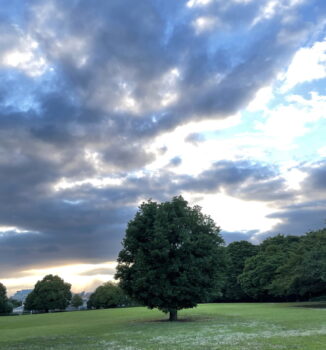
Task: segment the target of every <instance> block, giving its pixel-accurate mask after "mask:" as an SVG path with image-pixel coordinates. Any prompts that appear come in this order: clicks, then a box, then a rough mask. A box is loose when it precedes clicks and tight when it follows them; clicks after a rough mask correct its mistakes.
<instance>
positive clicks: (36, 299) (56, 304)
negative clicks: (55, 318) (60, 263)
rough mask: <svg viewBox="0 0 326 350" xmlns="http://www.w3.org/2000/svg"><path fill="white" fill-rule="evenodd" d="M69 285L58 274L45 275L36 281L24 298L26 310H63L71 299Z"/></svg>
mask: <svg viewBox="0 0 326 350" xmlns="http://www.w3.org/2000/svg"><path fill="white" fill-rule="evenodd" d="M70 288H71V285H70V284H69V283H65V282H64V281H63V279H61V278H60V277H59V276H53V275H47V276H45V277H44V278H43V279H42V280H41V281H38V282H37V283H36V285H35V287H34V290H33V291H32V292H31V293H30V294H28V296H27V298H26V300H25V309H26V310H37V311H44V312H49V310H55V309H59V310H64V309H65V308H66V307H67V306H68V305H69V303H70V300H71V292H70Z"/></svg>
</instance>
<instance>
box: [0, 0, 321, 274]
mask: <svg viewBox="0 0 326 350" xmlns="http://www.w3.org/2000/svg"><path fill="white" fill-rule="evenodd" d="M23 3H24V4H25V7H19V6H20V5H21V4H23ZM185 3H186V2H185V1H164V2H163V1H149V0H148V1H147V0H143V1H137V5H135V1H134V0H132V1H131V0H129V1H127V0H123V1H121V0H119V1H118V0H113V1H104V0H101V1H100V0H94V1H86V0H84V1H63V0H58V1H46V2H44V1H33V2H27V1H26V2H20V1H16V2H11V3H10V5H8V4H7V2H3V1H0V4H1V5H2V4H4V5H3V6H0V8H1V11H0V18H1V19H3V18H5V19H4V20H1V24H0V32H1V36H0V43H1V45H0V55H1V56H3V55H5V54H7V53H10V52H11V50H14V49H17V50H18V51H26V52H27V53H28V52H33V55H35V59H36V60H37V59H40V58H43V59H44V62H45V66H46V68H44V69H45V71H44V72H43V74H41V75H40V76H39V75H37V74H36V75H28V74H27V73H28V70H29V69H30V70H32V67H29V66H28V64H27V63H26V64H25V66H19V65H18V66H17V67H16V68H14V67H12V66H11V67H9V66H6V65H5V64H4V63H3V62H2V61H1V63H0V65H1V67H0V75H1V81H0V199H1V200H0V226H7V227H17V228H19V229H21V230H23V231H24V232H21V233H19V232H16V231H9V232H7V233H6V234H4V235H1V236H0V266H1V271H0V276H1V275H2V274H5V273H8V271H9V270H11V271H14V270H15V269H18V268H19V269H22V268H27V267H32V266H34V267H35V266H39V265H42V264H44V265H50V264H56V263H59V262H60V263H63V262H67V263H68V262H77V261H80V260H83V261H94V262H96V261H103V260H108V259H115V258H116V256H117V252H118V251H119V249H120V242H121V239H122V236H123V231H124V229H125V226H126V223H127V222H128V220H130V219H131V218H132V217H133V215H134V213H135V211H136V203H137V202H138V201H140V200H146V199H148V198H153V199H156V200H168V199H170V198H171V196H173V195H177V194H178V193H180V192H181V191H189V192H194V193H196V192H198V193H199V194H201V193H212V192H218V191H219V190H221V188H223V189H224V190H226V191H227V193H229V194H231V195H235V196H240V197H242V198H245V199H255V200H265V201H267V200H285V199H288V198H289V197H291V196H292V195H293V194H291V193H289V192H284V182H283V180H281V179H277V178H275V177H276V176H277V173H275V172H274V170H273V169H271V168H269V167H266V166H264V165H260V164H252V163H249V162H243V161H242V162H241V161H239V162H230V161H225V162H218V163H216V164H214V166H213V167H212V168H211V169H208V170H206V171H204V172H203V173H202V174H200V175H199V176H197V177H195V178H192V177H190V176H187V175H175V174H172V173H170V172H169V171H168V170H166V169H165V170H162V171H160V173H159V174H157V175H153V176H151V175H146V176H144V177H137V176H133V175H130V174H129V175H128V172H131V173H133V172H137V171H138V170H140V169H141V168H142V167H144V166H145V165H146V164H148V163H151V162H152V161H153V160H154V159H155V155H154V154H152V153H151V152H150V151H149V148H148V145H149V143H150V141H151V140H152V139H153V137H155V136H157V135H159V134H160V133H161V132H164V131H166V130H172V129H173V128H175V127H176V126H178V125H181V124H184V123H186V122H188V121H191V120H201V119H204V118H226V117H227V116H229V115H231V114H233V113H235V112H237V111H239V109H241V108H243V107H244V106H245V105H246V104H247V103H248V101H249V100H250V98H251V97H252V96H253V95H254V94H255V92H256V91H257V89H259V88H260V87H261V86H264V85H266V84H267V83H269V82H270V81H271V80H272V79H273V78H275V75H276V74H277V73H278V72H279V71H280V70H281V69H283V68H284V65H285V64H286V63H287V62H288V60H289V59H290V57H291V55H292V54H293V53H294V52H295V50H296V49H297V48H298V47H299V45H300V44H301V43H302V41H303V40H305V39H306V38H308V36H309V34H314V28H315V27H314V26H313V25H312V24H311V23H307V22H306V21H305V20H304V19H303V18H302V17H301V13H302V12H298V13H297V22H296V23H297V25H296V26H294V25H293V22H291V23H292V24H291V23H290V22H287V21H282V20H283V17H284V16H287V15H289V16H290V15H291V14H293V11H292V9H284V11H283V12H282V13H278V14H277V15H276V16H275V17H274V18H273V19H270V20H265V21H262V23H260V24H257V25H256V26H253V27H250V25H251V23H252V21H253V20H254V18H256V16H257V15H259V11H260V10H259V7H255V6H254V5H253V4H247V5H244V4H239V3H237V4H236V3H233V2H232V3H231V2H230V3H227V4H225V2H223V3H222V2H216V4H213V5H212V6H213V7H206V8H205V9H188V8H186V7H185ZM265 3H266V1H262V2H261V4H262V5H261V6H263V4H265ZM6 9H7V11H6ZM25 11H26V12H25ZM205 11H209V12H207V13H210V14H211V15H213V16H217V17H219V18H218V19H219V23H220V27H216V28H215V30H213V31H207V32H203V33H197V32H196V28H195V27H194V23H195V20H196V19H197V18H198V16H201V15H205V14H206V13H205ZM302 11H303V10H302ZM319 13H320V11H319ZM318 16H319V15H318ZM318 16H317V18H313V19H312V20H311V22H313V21H314V20H315V22H316V27H318V24H319V18H318ZM240 23H241V25H242V26H243V27H242V28H243V31H242V33H240V32H239V28H240V27H239V24H240ZM232 28H233V29H232ZM223 32H225V33H227V36H228V37H229V38H230V39H229V40H228V41H225V40H222V36H221V35H220V34H219V33H223ZM282 38H283V39H282ZM284 38H286V40H285V39H284ZM32 40H35V41H36V42H37V43H38V45H39V46H38V47H37V48H33V47H32V46H31V45H32V44H31V41H32ZM266 42H268V45H266ZM169 94H170V95H171V94H172V95H173V94H175V101H174V102H171V103H170V104H164V103H162V101H164V99H165V98H167V96H170V95H169ZM187 140H188V141H189V142H200V141H201V140H200V137H198V136H195V135H193V136H189V137H188V138H187ZM158 151H159V150H158ZM161 152H164V149H163V148H162V149H161ZM178 163H180V160H179V159H177V158H175V159H174V160H173V161H172V164H174V165H178ZM102 176H112V177H116V178H119V177H121V178H122V179H123V180H122V184H121V185H117V186H110V185H108V186H104V187H102V188H94V187H93V186H91V185H82V186H76V187H74V188H72V189H69V188H68V189H64V190H63V189H61V190H58V191H56V190H55V185H56V184H57V183H58V182H59V181H60V180H62V179H65V180H67V181H68V182H69V181H81V180H84V179H86V178H91V177H94V178H98V177H99V178H101V177H102ZM311 177H312V181H311V183H313V184H315V186H316V187H317V186H322V184H323V181H322V174H320V173H318V171H316V172H312V173H311ZM282 191H283V192H282ZM282 193H283V194H282ZM284 193H285V194H284ZM284 196H285V197H284ZM289 210H290V209H289ZM293 210H294V209H293ZM295 210H296V209H295ZM293 215H294V214H293ZM294 218H295V216H293V219H294Z"/></svg>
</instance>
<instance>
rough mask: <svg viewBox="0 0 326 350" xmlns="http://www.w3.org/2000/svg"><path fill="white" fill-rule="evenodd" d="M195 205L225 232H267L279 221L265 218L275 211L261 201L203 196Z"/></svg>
mask: <svg viewBox="0 0 326 350" xmlns="http://www.w3.org/2000/svg"><path fill="white" fill-rule="evenodd" d="M186 198H187V197H186ZM197 204H199V205H200V206H201V207H202V208H203V212H204V213H206V214H208V215H210V216H211V217H212V218H213V220H214V221H215V222H216V224H217V225H218V226H221V229H222V230H225V231H249V230H252V229H259V230H261V231H268V230H269V229H271V228H272V227H273V226H274V225H275V224H277V223H278V222H279V221H280V220H279V219H272V218H267V215H269V214H271V213H272V212H273V211H274V210H275V209H274V208H270V207H268V206H267V205H266V204H265V203H262V202H261V201H260V202H258V201H247V200H241V199H237V198H233V197H230V196H227V195H225V194H223V193H219V194H211V195H206V194H205V197H204V198H203V199H201V200H200V201H199V202H198V203H197Z"/></svg>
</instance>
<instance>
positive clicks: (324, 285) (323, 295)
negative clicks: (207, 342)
mask: <svg viewBox="0 0 326 350" xmlns="http://www.w3.org/2000/svg"><path fill="white" fill-rule="evenodd" d="M221 254H222V255H224V256H223V258H222V259H221V261H223V266H224V268H223V269H224V271H225V273H224V274H223V275H224V278H223V281H220V282H221V283H222V285H223V287H222V289H221V291H219V292H218V293H216V294H215V295H213V296H212V297H210V298H209V299H208V300H207V299H206V300H202V301H203V302H238V301H242V302H246V301H259V302H261V301H305V300H326V228H325V229H322V230H319V231H313V232H308V233H306V234H305V235H304V236H283V235H277V236H275V237H270V238H267V239H265V240H264V241H263V242H262V243H261V244H260V245H254V244H251V243H250V242H248V241H239V242H233V243H231V244H229V245H228V246H226V247H223V248H222V250H221ZM70 289H71V285H70V284H69V283H65V282H64V281H63V280H62V279H61V278H60V277H59V276H53V275H47V276H45V277H44V278H43V280H42V281H38V282H37V283H36V285H35V288H34V290H33V291H32V292H31V293H30V294H29V295H28V297H27V299H26V301H25V310H37V311H42V312H48V311H49V310H64V309H65V308H67V307H68V306H69V305H72V306H73V307H76V308H78V307H79V306H80V305H82V303H83V301H82V299H81V298H80V297H79V298H78V296H77V295H75V296H72V294H71V291H70ZM203 294H204V293H203ZM18 304H19V303H18ZM133 305H137V303H136V302H135V301H134V300H133V299H131V298H129V297H128V296H127V295H126V294H125V293H124V292H123V290H122V289H121V288H120V287H119V286H118V285H117V284H114V283H112V282H107V283H105V284H103V285H102V286H100V287H98V288H97V289H96V290H95V292H94V293H93V294H91V296H90V298H89V300H88V303H87V307H88V308H89V309H94V308H95V309H99V308H112V307H123V306H133ZM15 306H18V305H15V301H14V300H10V299H8V297H7V293H6V288H5V286H4V285H3V284H1V283H0V314H1V313H2V314H8V313H10V312H11V311H12V309H13V307H15Z"/></svg>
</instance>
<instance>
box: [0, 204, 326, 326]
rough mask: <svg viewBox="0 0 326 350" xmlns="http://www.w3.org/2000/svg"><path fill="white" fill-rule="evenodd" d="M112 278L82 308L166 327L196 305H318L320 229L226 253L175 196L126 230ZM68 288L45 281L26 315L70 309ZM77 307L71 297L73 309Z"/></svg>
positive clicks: (325, 271)
mask: <svg viewBox="0 0 326 350" xmlns="http://www.w3.org/2000/svg"><path fill="white" fill-rule="evenodd" d="M116 278H117V279H119V286H118V285H116V284H113V283H111V282H108V283H106V284H104V285H103V286H100V287H98V288H97V289H96V291H95V292H94V293H93V294H92V295H91V297H90V299H89V301H88V307H89V308H107V307H117V306H126V305H131V304H134V303H135V302H138V303H139V304H142V305H146V306H148V307H149V308H158V309H160V310H162V311H163V312H168V313H170V320H171V321H173V320H176V319H177V312H178V310H180V309H183V308H191V307H194V306H196V305H197V303H199V302H208V301H271V300H273V301H274V300H279V301H281V300H308V299H311V298H317V297H321V296H323V295H325V294H326V229H323V230H319V231H315V232H309V233H307V234H306V235H304V236H301V237H299V236H283V235H278V236H275V237H272V238H267V239H265V240H264V241H263V242H262V243H261V244H260V245H253V244H251V243H249V242H247V241H240V242H233V243H231V244H229V245H228V246H227V247H225V246H224V242H223V239H222V237H221V235H220V229H219V227H217V226H216V225H215V223H214V221H213V220H212V219H211V218H210V217H209V216H207V215H204V214H202V212H201V208H200V207H198V206H195V207H190V206H188V203H187V202H186V201H185V200H184V199H183V198H182V197H175V198H173V199H172V201H170V202H164V203H156V202H153V201H148V202H146V203H143V204H142V205H141V206H140V208H139V211H138V212H137V213H136V216H135V218H134V219H133V220H131V221H130V222H129V223H128V227H127V231H126V236H125V239H124V240H123V249H122V250H121V252H120V254H119V257H118V266H117V273H116ZM70 288H71V285H70V284H68V283H65V282H64V281H63V280H62V279H61V278H60V277H58V276H52V275H48V276H45V277H44V279H43V280H42V281H39V282H37V283H36V285H35V288H34V290H33V292H32V293H30V294H29V295H28V297H27V299H26V302H25V308H26V309H29V310H42V311H45V312H48V311H49V310H53V309H65V308H66V307H67V306H68V305H69V304H70V303H71V298H72V294H71V291H70ZM3 294H4V297H3V296H2V297H1V295H3ZM1 298H2V299H1ZM1 300H4V301H5V302H4V305H6V302H7V299H6V295H5V293H3V292H2V294H1V289H0V307H1V305H2V304H1ZM78 303H80V300H78V297H77V296H74V298H73V304H74V306H78Z"/></svg>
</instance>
